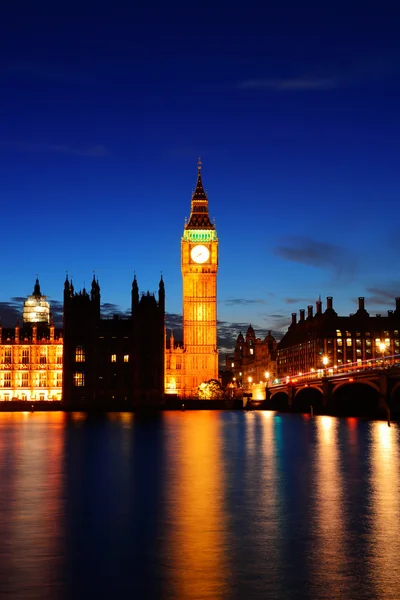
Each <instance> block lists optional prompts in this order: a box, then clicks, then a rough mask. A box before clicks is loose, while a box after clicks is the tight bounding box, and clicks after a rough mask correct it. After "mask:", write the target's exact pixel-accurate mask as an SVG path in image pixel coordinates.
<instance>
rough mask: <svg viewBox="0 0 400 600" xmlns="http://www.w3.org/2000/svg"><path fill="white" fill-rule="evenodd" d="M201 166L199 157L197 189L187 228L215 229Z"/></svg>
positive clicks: (193, 197) (194, 193)
mask: <svg viewBox="0 0 400 600" xmlns="http://www.w3.org/2000/svg"><path fill="white" fill-rule="evenodd" d="M201 167H202V162H201V160H200V158H199V160H198V161H197V183H196V189H195V190H194V192H193V195H192V208H191V211H190V219H189V221H188V223H186V225H185V229H215V227H214V225H213V224H212V223H211V221H210V217H209V214H208V198H207V194H206V193H205V191H204V187H203V182H202V179H201Z"/></svg>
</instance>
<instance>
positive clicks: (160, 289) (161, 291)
mask: <svg viewBox="0 0 400 600" xmlns="http://www.w3.org/2000/svg"><path fill="white" fill-rule="evenodd" d="M158 306H159V307H160V311H161V312H162V313H163V314H164V312H165V285H164V280H163V277H162V275H161V279H160V283H159V284H158ZM163 318H164V317H163Z"/></svg>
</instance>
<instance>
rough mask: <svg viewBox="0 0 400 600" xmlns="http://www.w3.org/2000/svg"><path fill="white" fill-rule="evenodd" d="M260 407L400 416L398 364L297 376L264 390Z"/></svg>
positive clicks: (326, 370)
mask: <svg viewBox="0 0 400 600" xmlns="http://www.w3.org/2000/svg"><path fill="white" fill-rule="evenodd" d="M265 398H266V399H265V401H263V402H262V407H263V408H266V409H268V408H270V409H277V410H293V411H296V412H310V411H311V412H314V411H315V412H317V413H318V412H321V413H332V414H354V415H360V416H363V415H365V416H371V415H372V414H381V415H387V414H390V413H389V411H390V412H391V413H392V414H393V415H396V416H398V415H399V416H400V363H398V362H396V363H394V364H388V365H384V366H381V365H379V366H373V367H371V366H368V367H365V368H363V367H362V366H355V367H344V368H343V369H341V370H334V369H329V370H328V369H325V370H320V371H318V372H312V373H311V372H310V373H305V374H299V375H297V376H295V377H286V378H285V379H283V380H280V381H279V382H277V381H275V382H274V383H272V384H271V385H268V386H267V387H266V389H265Z"/></svg>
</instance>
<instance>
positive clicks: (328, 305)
mask: <svg viewBox="0 0 400 600" xmlns="http://www.w3.org/2000/svg"><path fill="white" fill-rule="evenodd" d="M332 305H333V298H332V296H327V297H326V310H328V309H329V308H330V309H332V308H333V306H332Z"/></svg>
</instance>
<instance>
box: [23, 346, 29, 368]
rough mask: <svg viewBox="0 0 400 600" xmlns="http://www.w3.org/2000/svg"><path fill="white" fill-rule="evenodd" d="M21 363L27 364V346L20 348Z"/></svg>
mask: <svg viewBox="0 0 400 600" xmlns="http://www.w3.org/2000/svg"><path fill="white" fill-rule="evenodd" d="M22 364H23V365H28V364H29V348H22Z"/></svg>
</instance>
